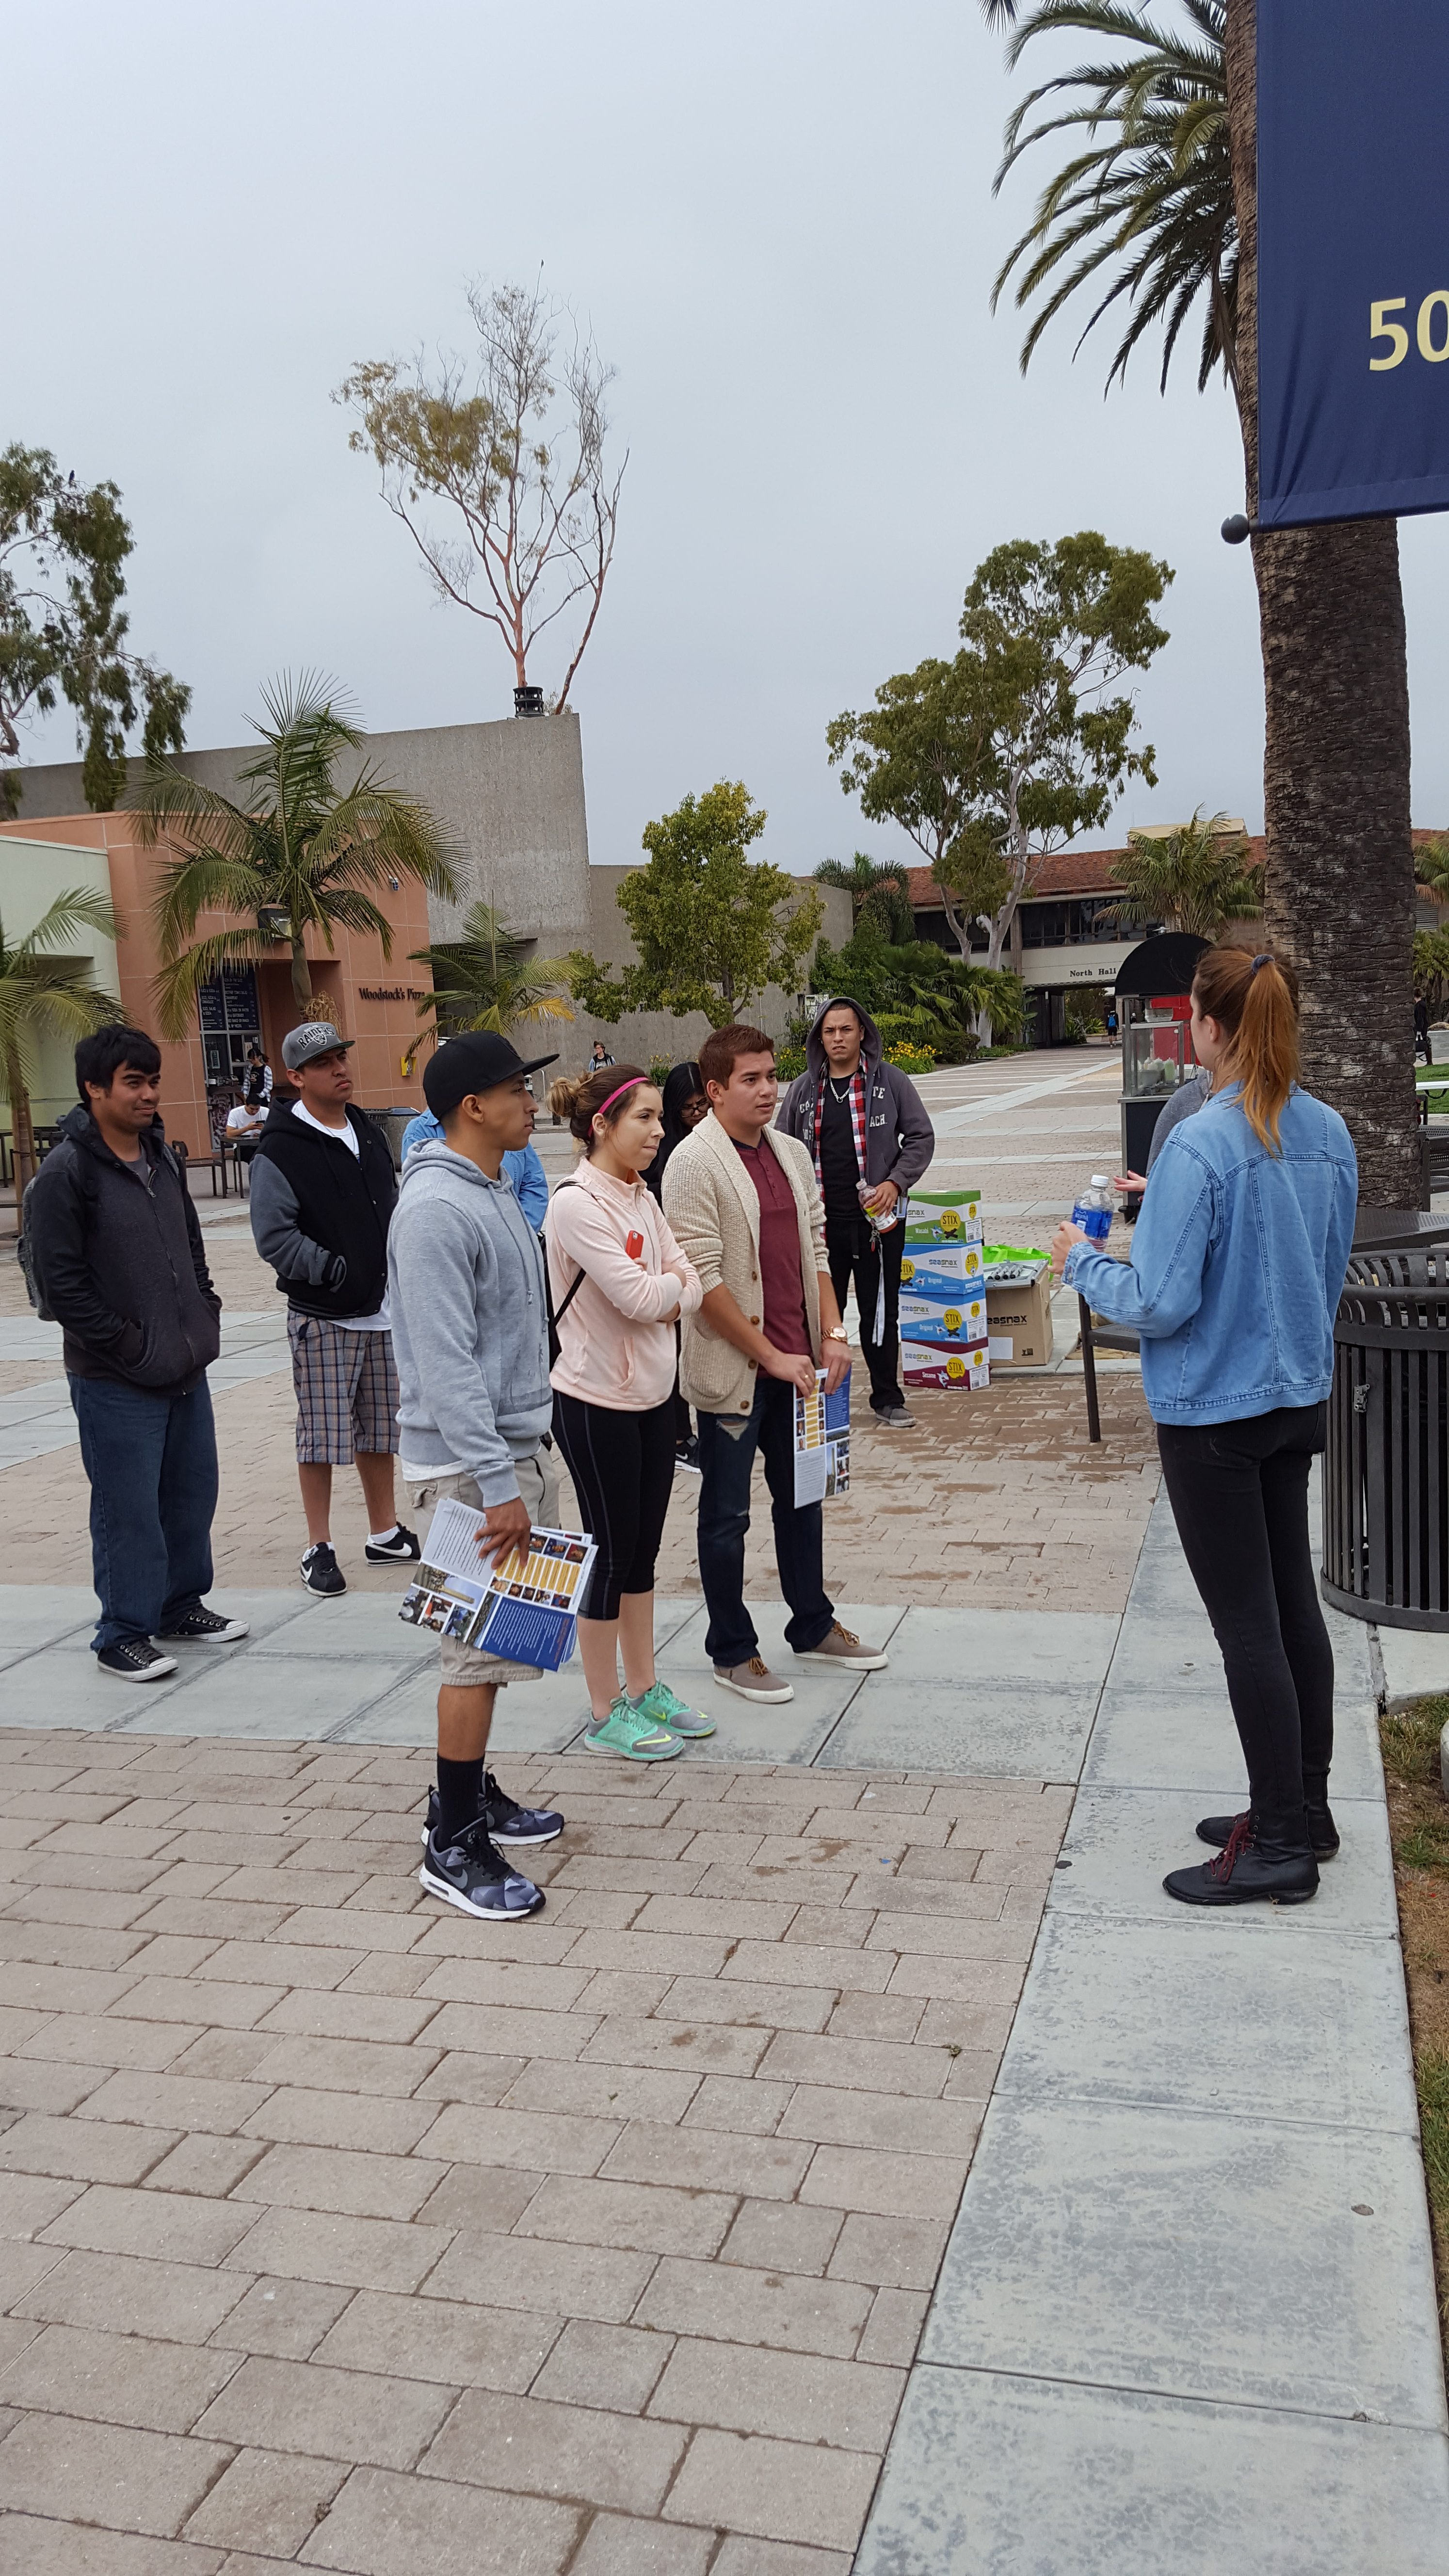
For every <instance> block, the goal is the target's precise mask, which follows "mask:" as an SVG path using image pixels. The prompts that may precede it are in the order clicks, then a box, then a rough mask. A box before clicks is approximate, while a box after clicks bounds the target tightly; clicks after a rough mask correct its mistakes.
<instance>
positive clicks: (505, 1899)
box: [418, 1816, 544, 1923]
mask: <svg viewBox="0 0 1449 2576" xmlns="http://www.w3.org/2000/svg"><path fill="white" fill-rule="evenodd" d="M418 1885H419V1886H420V1887H421V1888H423V1889H425V1890H426V1892H427V1894H428V1895H429V1896H441V1897H442V1898H443V1900H444V1902H445V1904H448V1905H456V1906H457V1907H458V1909H459V1911H460V1913H463V1914H477V1915H481V1916H482V1918H483V1920H484V1921H485V1922H489V1923H513V1922H516V1921H517V1920H518V1917H519V1916H520V1915H523V1914H537V1913H538V1912H539V1910H540V1908H541V1907H542V1905H543V1901H544V1897H543V1889H542V1888H541V1887H535V1886H534V1883H533V1881H532V1879H531V1878H520V1877H519V1875H518V1872H517V1871H516V1870H512V1869H510V1868H509V1866H508V1863H507V1862H506V1860H504V1858H503V1856H502V1854H501V1853H500V1852H496V1851H495V1850H494V1848H493V1845H492V1844H491V1842H490V1841H489V1839H488V1829H487V1826H486V1825H485V1824H484V1822H483V1819H482V1817H481V1816H480V1817H479V1819H478V1822H477V1824H476V1825H470V1826H469V1828H468V1831H467V1832H466V1834H464V1836H463V1838H462V1840H461V1841H460V1842H456V1843H445V1844H444V1845H443V1846H442V1847H441V1848H440V1847H439V1845H438V1843H437V1842H436V1840H435V1839H434V1837H433V1836H432V1835H431V1834H429V1836H428V1840H427V1846H426V1848H425V1850H424V1852H423V1865H422V1868H421V1869H420V1870H419V1871H418Z"/></svg>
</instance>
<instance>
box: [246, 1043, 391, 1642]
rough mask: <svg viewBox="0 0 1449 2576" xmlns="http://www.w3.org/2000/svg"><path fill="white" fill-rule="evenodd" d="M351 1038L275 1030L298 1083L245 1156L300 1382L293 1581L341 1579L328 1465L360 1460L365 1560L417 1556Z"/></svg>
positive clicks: (366, 1125) (385, 1165) (382, 1226)
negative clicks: (401, 1513) (297, 1565)
mask: <svg viewBox="0 0 1449 2576" xmlns="http://www.w3.org/2000/svg"><path fill="white" fill-rule="evenodd" d="M352 1043H353V1041H352V1039H351V1038H343V1037H339V1036H338V1033H337V1031H336V1029H334V1028H333V1027H332V1025H331V1023H330V1022H329V1021H327V1020H304V1021H303V1023H302V1026H301V1027H300V1028H299V1029H292V1030H291V1031H289V1033H288V1035H287V1036H286V1037H285V1038H284V1039H283V1040H282V1062H283V1063H284V1065H285V1066H286V1068H287V1071H288V1073H289V1075H290V1076H291V1079H292V1082H293V1083H294V1084H295V1086H296V1096H295V1097H289V1098H288V1099H286V1100H276V1099H274V1100H273V1104H272V1111H271V1115H270V1117H269V1118H268V1120H267V1123H266V1126H265V1127H264V1128H263V1130H262V1141H261V1143H260V1145H259V1146H258V1147H257V1151H256V1159H255V1160H254V1162H253V1164H252V1188H251V1218H252V1234H253V1236H254V1238H255V1241H256V1247H257V1250H258V1252H259V1253H260V1254H261V1256H262V1259H263V1260H264V1261H269V1262H270V1263H271V1265H272V1268H273V1269H274V1270H275V1271H276V1274H277V1286H278V1287H279V1288H280V1289H281V1291H282V1293H283V1295H284V1296H285V1297H286V1300H287V1339H288V1341H289V1342H290V1344H291V1348H292V1383H293V1385H294V1386H295V1388H296V1391H297V1477H298V1482H299V1483H300V1485H301V1488H302V1508H303V1510H304V1512H305V1513H306V1516H307V1542H308V1543H307V1548H306V1552H305V1554H304V1555H303V1558H302V1581H303V1583H304V1584H305V1586H306V1588H307V1590H308V1591H309V1592H322V1593H333V1592H345V1591H346V1589H347V1583H346V1579H345V1577H344V1575H343V1572H342V1569H341V1567H340V1566H339V1564H338V1562H337V1557H336V1553H335V1551H334V1549H333V1546H332V1470H333V1468H334V1467H350V1466H351V1465H353V1463H354V1462H355V1463H356V1467H357V1472H358V1475H359V1476H360V1477H361V1479H362V1491H363V1495H364V1498H365V1500H366V1503H367V1513H368V1539H367V1549H366V1554H367V1558H368V1562H369V1564H373V1565H381V1564H387V1563H391V1562H393V1561H398V1562H405V1561H407V1560H409V1559H412V1558H416V1556H417V1555H418V1553H419V1550H418V1542H417V1539H416V1538H415V1536H414V1534H413V1532H412V1531H411V1530H407V1529H403V1528H402V1527H401V1525H400V1523H399V1521H398V1517H397V1511H396V1507H395V1504H394V1500H393V1461H394V1458H395V1457H396V1454H397V1445H398V1424H397V1409H398V1385H397V1369H396V1367H395V1366H394V1363H393V1355H392V1334H391V1332H390V1330H389V1327H388V1311H387V1230H388V1227H389V1225H390V1224H391V1222H392V1212H393V1209H394V1208H395V1206H396V1205H397V1174H396V1173H395V1172H394V1170H393V1167H392V1156H391V1154H390V1153H389V1151H388V1149H387V1146H386V1144H385V1143H384V1141H383V1138H382V1136H381V1134H380V1133H379V1131H378V1129H377V1128H376V1127H374V1125H373V1123H372V1120H371V1119H370V1118H368V1117H365V1116H364V1114H363V1112H362V1111H361V1110H360V1109H353V1108H351V1107H350V1106H349V1103H350V1101H351V1098H352V1075H351V1073H350V1072H349V1070H348V1064H347V1057H348V1051H349V1049H350V1048H351V1046H352Z"/></svg>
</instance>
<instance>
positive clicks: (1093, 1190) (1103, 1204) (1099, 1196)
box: [1072, 1172, 1112, 1243]
mask: <svg viewBox="0 0 1449 2576" xmlns="http://www.w3.org/2000/svg"><path fill="white" fill-rule="evenodd" d="M1072 1223H1073V1225H1079V1226H1080V1227H1081V1229H1082V1232H1083V1234H1085V1235H1087V1236H1089V1237H1090V1239H1091V1241H1092V1242H1093V1243H1105V1242H1106V1240H1107V1237H1108V1235H1109V1234H1110V1233H1111V1231H1112V1184H1111V1182H1110V1180H1109V1179H1108V1177H1107V1174H1106V1173H1105V1172H1094V1173H1093V1174H1092V1177H1091V1181H1090V1183H1089V1184H1088V1186H1087V1188H1086V1189H1084V1190H1078V1192H1077V1197H1076V1204H1075V1205H1074V1207H1073V1209H1072Z"/></svg>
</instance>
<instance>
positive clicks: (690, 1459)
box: [674, 1433, 704, 1476]
mask: <svg viewBox="0 0 1449 2576" xmlns="http://www.w3.org/2000/svg"><path fill="white" fill-rule="evenodd" d="M674 1463H675V1465H676V1467H682V1468H683V1469H684V1472H685V1474H686V1475H687V1476H700V1475H703V1473H704V1470H703V1468H702V1467H701V1465H700V1463H699V1442H698V1441H697V1440H696V1439H695V1438H694V1436H693V1434H692V1433H691V1435H690V1437H689V1439H688V1440H681V1441H679V1442H678V1443H677V1444H676V1447H675V1451H674Z"/></svg>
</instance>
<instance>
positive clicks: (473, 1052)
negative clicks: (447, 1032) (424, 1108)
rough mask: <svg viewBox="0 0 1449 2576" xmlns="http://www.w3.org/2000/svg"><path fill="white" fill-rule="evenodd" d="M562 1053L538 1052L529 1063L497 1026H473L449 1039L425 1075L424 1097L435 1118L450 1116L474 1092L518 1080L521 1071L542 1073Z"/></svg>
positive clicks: (490, 1089)
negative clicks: (460, 1035)
mask: <svg viewBox="0 0 1449 2576" xmlns="http://www.w3.org/2000/svg"><path fill="white" fill-rule="evenodd" d="M557 1062H558V1056H557V1054H554V1055H536V1056H533V1057H532V1058H531V1059H530V1060H529V1062H528V1063H526V1064H525V1062H524V1060H523V1058H522V1056H521V1055H520V1054H519V1052H518V1049H517V1047H516V1046H514V1045H513V1044H512V1043H511V1042H510V1040H509V1039H507V1038H504V1037H499V1035H498V1034H497V1032H496V1030H493V1029H471V1030H469V1032H468V1033H467V1035H466V1036H465V1037H461V1038H449V1040H448V1042H447V1045H446V1046H440V1047H439V1049H438V1052H437V1054H436V1055H435V1056H434V1057H433V1058H432V1059H431V1061H430V1062H429V1064H428V1066H427V1069H426V1071H425V1072H424V1074H423V1097H424V1099H425V1100H426V1101H427V1104H428V1107H429V1108H430V1109H431V1111H432V1113H433V1116H434V1117H435V1118H446V1117H447V1116H448V1115H449V1113H450V1111H452V1110H454V1109H456V1108H457V1106H458V1103H459V1101H460V1100H466V1099H467V1098H468V1095H469V1093H470V1092H474V1091H493V1090H495V1089H496V1088H497V1086H498V1084H499V1083H500V1082H515V1081H516V1080H517V1078H518V1076H519V1074H521V1073H538V1072H539V1071H540V1070H541V1069H542V1067H543V1066H544V1065H546V1064H557Z"/></svg>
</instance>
